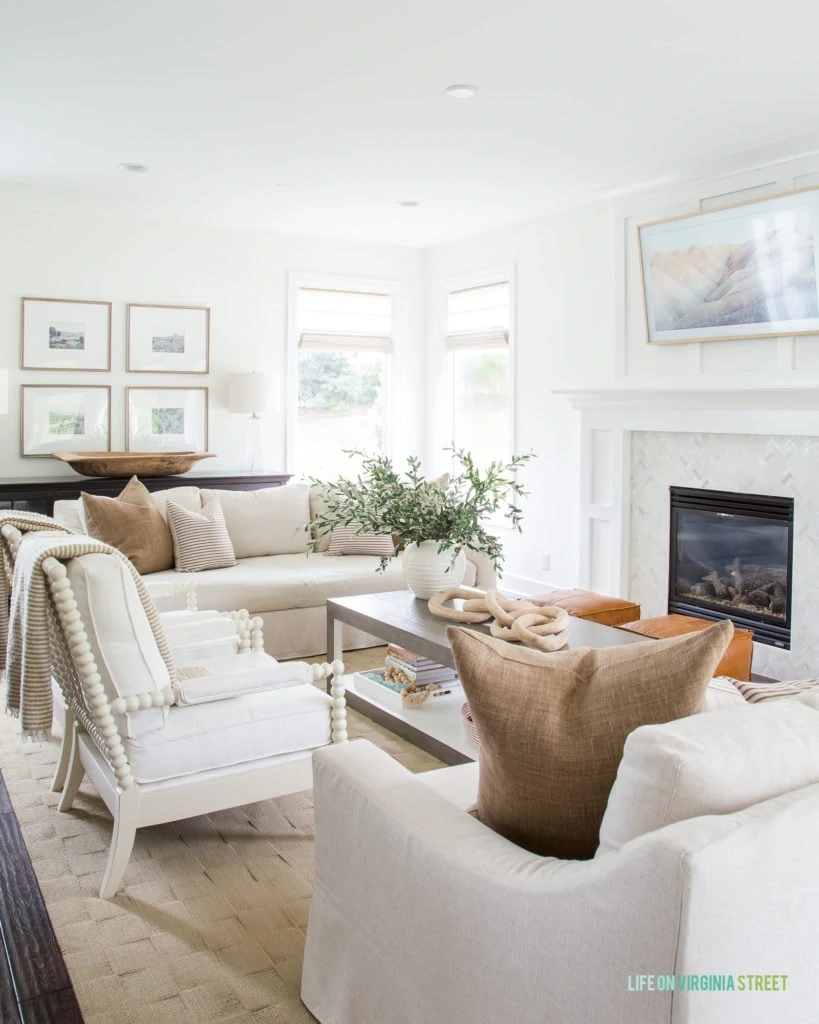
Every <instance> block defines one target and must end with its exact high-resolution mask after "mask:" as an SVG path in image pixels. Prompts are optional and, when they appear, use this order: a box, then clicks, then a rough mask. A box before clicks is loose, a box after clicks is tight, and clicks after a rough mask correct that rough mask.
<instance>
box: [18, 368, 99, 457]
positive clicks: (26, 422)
mask: <svg viewBox="0 0 819 1024" xmlns="http://www.w3.org/2000/svg"><path fill="white" fill-rule="evenodd" d="M110 450H111V389H110V387H108V386H107V385H104V384H100V385H95V384H92V385H89V386H88V387H72V386H71V385H68V384H66V385H62V384H60V385H56V384H55V385H46V386H43V387H40V386H38V385H31V384H24V385H23V386H22V387H21V388H20V454H21V455H22V456H23V457H24V458H31V457H34V458H36V457H45V456H49V455H53V454H54V452H109V451H110Z"/></svg>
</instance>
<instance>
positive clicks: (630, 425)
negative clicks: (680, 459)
mask: <svg viewBox="0 0 819 1024" xmlns="http://www.w3.org/2000/svg"><path fill="white" fill-rule="evenodd" d="M554 393H555V394H556V395H560V396H561V397H563V398H565V399H567V400H568V401H569V402H570V403H571V405H572V407H573V408H574V409H577V410H578V411H579V412H580V413H581V414H582V417H583V425H584V426H591V425H594V426H595V427H605V426H608V427H609V428H610V429H619V430H673V431H675V432H678V431H682V432H696V433H699V432H710V433H718V434H803V435H809V436H814V435H819V388H815V387H805V388H799V387H769V388H732V389H719V390H708V389H697V390H693V389H683V388H609V389H599V390H591V389H589V390H578V391H555V392H554ZM692 413H697V414H698V415H695V416H694V415H692Z"/></svg>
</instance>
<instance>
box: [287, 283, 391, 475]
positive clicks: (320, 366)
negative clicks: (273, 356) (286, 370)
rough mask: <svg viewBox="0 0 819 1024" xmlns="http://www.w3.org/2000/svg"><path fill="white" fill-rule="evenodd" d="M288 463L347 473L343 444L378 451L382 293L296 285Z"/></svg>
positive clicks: (386, 313) (385, 348)
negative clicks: (291, 459) (291, 456)
mask: <svg viewBox="0 0 819 1024" xmlns="http://www.w3.org/2000/svg"><path fill="white" fill-rule="evenodd" d="M296 316H297V319H298V406H297V414H296V424H295V428H296V429H295V435H296V444H295V461H296V467H297V469H298V471H299V472H303V473H309V474H310V475H311V476H317V477H322V478H327V477H330V478H332V477H336V476H338V475H340V474H342V473H343V474H344V475H345V476H349V475H351V473H352V472H354V471H355V466H353V465H351V463H350V459H349V457H348V456H346V455H345V454H344V449H346V448H362V449H364V450H366V451H368V452H381V451H383V450H384V426H385V425H384V409H385V389H386V381H387V376H388V364H389V358H390V354H391V352H392V297H391V295H390V294H388V293H378V292H365V291H352V290H350V291H346V290H341V289H333V288H312V287H299V288H297V290H296Z"/></svg>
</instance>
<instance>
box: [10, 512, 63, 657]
mask: <svg viewBox="0 0 819 1024" xmlns="http://www.w3.org/2000/svg"><path fill="white" fill-rule="evenodd" d="M6 523H8V524H9V525H10V526H13V527H14V528H15V529H17V530H19V531H20V533H30V532H31V531H37V532H47V533H72V534H73V533H74V531H73V530H69V529H68V527H66V526H62V525H60V523H58V522H57V520H56V519H50V518H49V517H48V516H43V515H40V513H39V512H17V511H10V512H0V527H2V526H5V525H6ZM0 561H1V562H2V570H3V571H2V573H0V665H5V664H6V645H7V644H8V639H9V596H10V595H11V580H12V577H13V576H14V556H13V555H12V553H11V547H10V546H9V542H8V541H7V540H6V538H5V537H4V536H3V534H2V533H0Z"/></svg>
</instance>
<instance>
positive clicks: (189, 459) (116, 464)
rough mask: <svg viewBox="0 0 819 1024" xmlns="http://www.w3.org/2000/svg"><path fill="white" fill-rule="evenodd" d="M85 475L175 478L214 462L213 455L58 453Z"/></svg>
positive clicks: (200, 453)
mask: <svg viewBox="0 0 819 1024" xmlns="http://www.w3.org/2000/svg"><path fill="white" fill-rule="evenodd" d="M53 455H54V458H55V459H59V460H60V462H67V463H68V465H69V466H70V467H71V468H72V469H73V470H74V471H75V472H77V473H80V474H81V475H82V476H133V475H134V474H136V475H137V476H173V475H174V474H178V473H187V472H188V470H189V469H191V467H192V466H193V464H194V463H195V462H198V461H199V460H200V459H213V458H215V457H216V456H215V455H214V453H213V452H54V453H53Z"/></svg>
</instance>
